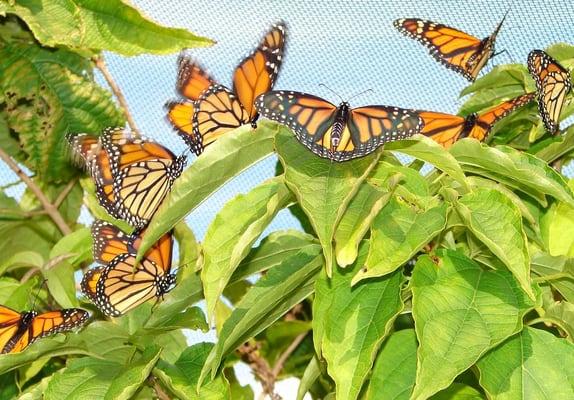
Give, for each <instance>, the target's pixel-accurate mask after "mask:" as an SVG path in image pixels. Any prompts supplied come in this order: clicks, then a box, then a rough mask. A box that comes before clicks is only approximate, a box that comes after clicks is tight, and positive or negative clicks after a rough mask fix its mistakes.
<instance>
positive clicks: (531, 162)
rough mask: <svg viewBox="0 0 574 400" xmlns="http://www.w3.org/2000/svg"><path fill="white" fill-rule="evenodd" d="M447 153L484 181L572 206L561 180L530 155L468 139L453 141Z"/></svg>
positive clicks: (539, 160) (556, 174)
mask: <svg viewBox="0 0 574 400" xmlns="http://www.w3.org/2000/svg"><path fill="white" fill-rule="evenodd" d="M450 152H451V154H452V155H453V156H454V157H455V158H456V159H457V160H458V162H459V163H460V164H461V166H462V168H463V169H465V170H468V171H471V172H474V173H479V174H481V175H484V176H487V177H497V176H501V177H504V178H506V179H508V180H510V181H511V182H514V183H515V184H518V185H520V186H524V187H525V188H528V189H530V190H532V191H534V192H535V193H538V194H539V195H542V196H544V195H549V196H552V197H554V198H556V199H558V200H562V201H563V202H565V203H568V204H571V205H574V196H573V195H572V191H571V190H570V188H569V187H568V185H567V184H566V181H565V180H564V178H563V177H562V176H561V175H560V174H558V173H557V172H556V171H554V170H553V169H552V168H550V167H549V166H548V164H546V163H545V162H544V161H542V160H541V159H539V158H537V157H535V156H533V155H531V154H527V153H523V152H521V151H518V150H515V149H513V148H511V147H508V146H497V147H489V146H487V145H485V144H483V143H480V142H478V141H476V140H470V139H462V140H459V141H457V142H456V143H455V144H454V145H453V146H452V147H451V148H450ZM481 171H483V173H481ZM495 180H498V179H495ZM519 188H520V187H519ZM526 193H527V194H529V193H528V192H526Z"/></svg>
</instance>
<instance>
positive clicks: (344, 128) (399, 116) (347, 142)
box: [255, 90, 422, 162]
mask: <svg viewBox="0 0 574 400" xmlns="http://www.w3.org/2000/svg"><path fill="white" fill-rule="evenodd" d="M255 105H256V107H257V109H258V110H259V113H260V114H261V116H263V117H265V118H268V119H271V120H273V121H277V122H279V123H282V124H284V125H286V126H288V127H289V128H291V130H292V131H293V133H294V134H295V136H296V138H297V139H298V140H299V141H300V142H301V143H302V144H303V145H305V146H306V147H307V148H309V150H311V151H312V152H313V153H315V154H317V155H318V156H320V157H323V158H328V159H330V160H332V161H337V162H342V161H346V160H350V159H352V158H357V157H362V156H365V155H367V154H369V153H371V152H373V151H374V150H375V149H376V148H377V147H379V146H381V145H382V144H384V143H385V142H388V141H392V140H400V139H404V138H407V137H409V136H412V135H414V134H415V133H417V132H418V130H419V128H420V127H421V125H422V122H421V120H420V118H419V116H418V115H417V114H416V113H413V112H412V110H406V109H402V108H398V107H391V106H366V107H359V108H351V107H350V105H349V103H347V102H342V103H341V104H339V106H336V105H334V104H332V103H330V102H328V101H326V100H323V99H322V98H320V97H317V96H314V95H311V94H307V93H300V92H292V91H282V90H279V91H271V92H268V93H265V94H263V95H261V96H259V97H258V98H257V99H256V101H255Z"/></svg>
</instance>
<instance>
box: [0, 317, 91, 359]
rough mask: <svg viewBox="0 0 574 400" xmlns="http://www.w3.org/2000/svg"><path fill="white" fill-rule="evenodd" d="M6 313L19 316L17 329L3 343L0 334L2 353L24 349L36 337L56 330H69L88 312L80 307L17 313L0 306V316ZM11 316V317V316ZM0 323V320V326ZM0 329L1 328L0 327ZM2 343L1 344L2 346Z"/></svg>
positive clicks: (82, 322) (81, 320)
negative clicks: (44, 311)
mask: <svg viewBox="0 0 574 400" xmlns="http://www.w3.org/2000/svg"><path fill="white" fill-rule="evenodd" d="M8 313H10V314H12V316H13V315H18V316H19V317H20V318H19V319H18V321H17V322H16V326H17V329H16V331H13V334H12V336H11V337H10V338H9V339H8V341H7V342H5V343H4V344H3V343H2V342H3V341H4V336H6V335H4V333H2V334H1V335H0V337H2V339H0V347H1V348H2V353H17V352H20V351H22V350H24V349H25V348H26V347H27V346H28V345H30V344H31V343H33V342H34V341H35V340H36V339H38V338H41V337H44V336H48V335H53V334H55V333H58V332H64V331H69V330H71V329H74V328H76V327H79V326H80V325H83V324H84V322H85V321H87V319H88V318H89V316H90V314H89V313H88V312H87V311H85V310H82V309H80V308H68V309H64V310H57V311H49V312H46V313H43V314H39V315H38V314H37V313H36V312H34V311H30V312H27V313H23V314H19V313H17V312H16V311H14V310H10V309H9V308H7V307H4V306H0V318H2V317H3V316H5V315H7V314H8ZM12 318H13V317H12ZM1 326H2V323H1V322H0V327H1ZM0 329H1V328H0ZM2 344H3V346H2Z"/></svg>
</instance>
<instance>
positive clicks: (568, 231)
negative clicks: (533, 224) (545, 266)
mask: <svg viewBox="0 0 574 400" xmlns="http://www.w3.org/2000/svg"><path fill="white" fill-rule="evenodd" d="M568 186H569V187H570V188H572V187H574V180H571V181H570V182H568ZM540 232H541V234H542V240H543V241H544V244H545V246H546V249H547V250H548V253H549V254H550V255H552V256H568V257H573V256H574V207H573V206H571V205H569V204H567V203H564V202H556V203H553V204H552V205H551V206H550V207H549V208H548V209H547V210H546V211H545V213H544V215H543V216H542V219H541V220H540Z"/></svg>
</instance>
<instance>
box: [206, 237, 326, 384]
mask: <svg viewBox="0 0 574 400" xmlns="http://www.w3.org/2000/svg"><path fill="white" fill-rule="evenodd" d="M322 265H323V262H322V257H321V252H320V249H317V248H315V247H311V246H306V247H304V248H303V249H301V251H300V252H298V253H297V254H295V255H293V256H291V257H289V258H286V259H285V260H284V261H283V262H282V263H281V264H280V265H278V266H276V267H274V268H273V269H271V270H269V272H268V273H267V274H266V275H265V276H263V277H262V278H261V279H259V280H258V281H257V282H256V283H255V285H253V287H252V288H251V289H250V290H249V291H248V292H247V294H246V295H245V296H244V297H243V299H242V300H241V301H240V302H239V303H237V304H236V306H235V309H234V310H233V312H232V313H231V315H230V316H229V318H228V319H227V320H226V321H225V324H224V325H223V329H222V330H221V332H219V340H218V342H217V344H216V345H215V347H214V348H213V350H212V351H211V353H210V355H209V357H208V359H207V361H206V363H205V365H204V367H203V370H202V371H201V378H200V380H199V381H200V383H201V382H203V380H204V377H205V376H206V375H207V374H208V373H209V371H211V376H212V378H213V377H214V376H215V374H216V372H217V370H218V368H219V365H220V364H221V360H222V359H223V357H225V356H226V355H227V354H229V353H230V352H231V351H233V350H234V349H235V348H237V347H238V346H239V345H240V344H241V343H243V342H244V341H245V340H247V339H248V338H250V337H253V336H255V335H257V334H258V333H260V332H261V331H263V330H264V329H265V328H267V327H268V326H269V325H271V324H272V323H273V322H275V321H276V320H277V319H279V318H280V317H281V316H282V315H283V314H285V313H286V312H287V311H289V310H290V309H291V307H293V306H294V305H295V304H298V303H300V302H301V301H302V300H303V299H305V298H307V297H308V296H309V295H310V294H311V293H312V292H313V284H314V282H315V278H316V277H317V274H318V273H319V271H320V269H321V267H322Z"/></svg>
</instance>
